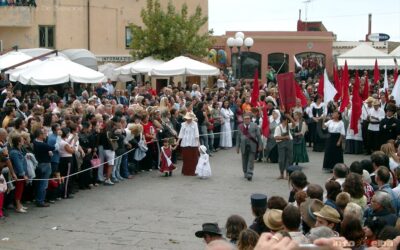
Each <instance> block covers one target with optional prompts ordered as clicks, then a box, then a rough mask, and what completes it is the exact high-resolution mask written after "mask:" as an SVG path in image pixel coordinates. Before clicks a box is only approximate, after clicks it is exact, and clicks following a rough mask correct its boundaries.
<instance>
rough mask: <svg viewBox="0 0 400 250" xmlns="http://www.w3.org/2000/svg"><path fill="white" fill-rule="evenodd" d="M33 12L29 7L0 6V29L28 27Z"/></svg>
mask: <svg viewBox="0 0 400 250" xmlns="http://www.w3.org/2000/svg"><path fill="white" fill-rule="evenodd" d="M0 1H2V0H0ZM3 1H4V0H3ZM34 11H35V9H34V8H32V7H29V6H0V27H30V26H32V16H33V13H34Z"/></svg>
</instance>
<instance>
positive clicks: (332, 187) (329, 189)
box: [325, 180, 342, 210]
mask: <svg viewBox="0 0 400 250" xmlns="http://www.w3.org/2000/svg"><path fill="white" fill-rule="evenodd" d="M325 189H326V201H325V205H328V206H331V207H333V208H334V209H336V210H337V209H338V208H337V206H336V203H335V202H336V197H337V195H338V194H339V193H340V192H341V189H342V188H341V186H340V184H339V182H337V181H334V180H329V181H328V182H327V183H326V184H325Z"/></svg>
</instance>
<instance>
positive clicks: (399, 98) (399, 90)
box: [391, 77, 400, 106]
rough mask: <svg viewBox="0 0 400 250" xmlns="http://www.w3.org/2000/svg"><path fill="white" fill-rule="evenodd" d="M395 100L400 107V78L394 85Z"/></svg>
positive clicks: (393, 94)
mask: <svg viewBox="0 0 400 250" xmlns="http://www.w3.org/2000/svg"><path fill="white" fill-rule="evenodd" d="M391 95H392V96H393V97H394V100H395V101H396V105H397V106H400V77H397V81H396V83H395V84H394V87H393V90H392V94H391Z"/></svg>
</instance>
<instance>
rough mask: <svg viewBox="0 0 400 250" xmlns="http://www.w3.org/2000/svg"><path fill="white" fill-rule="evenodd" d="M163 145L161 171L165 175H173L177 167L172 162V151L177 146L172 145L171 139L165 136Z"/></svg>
mask: <svg viewBox="0 0 400 250" xmlns="http://www.w3.org/2000/svg"><path fill="white" fill-rule="evenodd" d="M162 142H163V146H162V147H161V155H160V157H161V168H160V172H161V173H163V174H164V176H165V177H167V176H172V171H174V170H175V169H176V167H175V166H174V164H173V163H172V160H171V156H172V151H173V150H175V149H176V147H177V146H176V145H175V146H171V144H170V142H169V139H168V138H165V139H163V140H162Z"/></svg>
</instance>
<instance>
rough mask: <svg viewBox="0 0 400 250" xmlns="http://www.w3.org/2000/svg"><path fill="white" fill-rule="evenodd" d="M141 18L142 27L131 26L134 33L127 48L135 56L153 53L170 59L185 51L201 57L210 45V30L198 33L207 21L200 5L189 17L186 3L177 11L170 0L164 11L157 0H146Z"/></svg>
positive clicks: (158, 56)
mask: <svg viewBox="0 0 400 250" xmlns="http://www.w3.org/2000/svg"><path fill="white" fill-rule="evenodd" d="M141 17H142V20H143V24H144V26H145V27H140V26H137V25H131V26H130V27H131V29H132V35H133V39H132V43H131V47H130V48H131V49H132V50H131V54H132V56H133V57H134V58H135V59H139V58H143V57H146V56H153V57H155V58H159V59H162V60H170V59H172V58H174V57H176V56H180V55H184V54H190V55H194V56H199V57H200V56H201V57H203V56H206V55H207V49H208V48H210V47H211V45H212V42H213V41H212V40H211V34H212V31H209V32H207V33H205V34H199V30H200V28H201V27H202V26H203V25H204V24H206V23H207V16H203V14H202V10H201V8H200V6H197V8H196V11H195V13H194V14H193V15H191V16H189V15H188V6H187V5H186V4H183V6H182V8H181V10H180V11H176V9H175V6H174V5H173V4H172V3H171V2H169V3H168V6H167V9H166V10H164V9H162V7H161V5H160V1H159V0H147V7H146V8H144V9H142V11H141Z"/></svg>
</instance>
